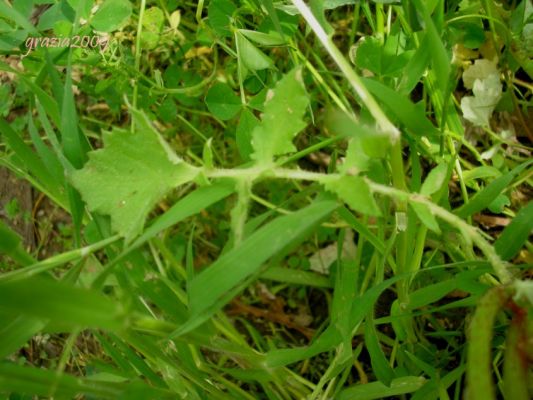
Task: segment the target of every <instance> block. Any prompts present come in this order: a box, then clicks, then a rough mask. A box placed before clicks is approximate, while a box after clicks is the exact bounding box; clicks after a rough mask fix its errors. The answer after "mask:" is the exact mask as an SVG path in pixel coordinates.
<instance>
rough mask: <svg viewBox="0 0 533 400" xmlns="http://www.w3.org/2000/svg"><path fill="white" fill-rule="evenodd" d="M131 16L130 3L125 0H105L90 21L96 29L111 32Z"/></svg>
mask: <svg viewBox="0 0 533 400" xmlns="http://www.w3.org/2000/svg"><path fill="white" fill-rule="evenodd" d="M130 16H131V3H130V2H129V1H127V0H106V1H105V2H104V3H103V4H102V5H101V6H100V8H99V9H98V11H97V12H96V14H94V17H93V19H92V21H91V25H92V26H93V27H94V29H96V30H97V31H101V32H112V31H115V30H117V29H118V28H120V27H121V26H122V25H123V24H124V23H126V21H127V20H128V19H129V18H130Z"/></svg>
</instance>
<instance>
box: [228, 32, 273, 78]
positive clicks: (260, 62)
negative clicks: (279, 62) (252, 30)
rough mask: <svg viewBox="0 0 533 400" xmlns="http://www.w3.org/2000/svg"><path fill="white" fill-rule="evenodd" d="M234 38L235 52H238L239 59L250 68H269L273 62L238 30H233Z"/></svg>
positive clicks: (253, 69)
mask: <svg viewBox="0 0 533 400" xmlns="http://www.w3.org/2000/svg"><path fill="white" fill-rule="evenodd" d="M235 39H236V41H237V52H238V54H239V61H240V62H242V64H243V65H244V66H245V67H246V68H248V69H250V70H252V71H258V70H261V69H265V68H269V67H270V66H272V65H273V64H274V62H273V61H272V60H271V59H270V57H268V56H267V55H266V54H265V53H263V52H262V51H261V50H259V49H258V48H257V47H255V46H254V45H253V44H252V43H251V42H250V41H249V40H248V39H246V38H245V37H244V35H243V34H241V33H239V32H238V31H237V32H235Z"/></svg>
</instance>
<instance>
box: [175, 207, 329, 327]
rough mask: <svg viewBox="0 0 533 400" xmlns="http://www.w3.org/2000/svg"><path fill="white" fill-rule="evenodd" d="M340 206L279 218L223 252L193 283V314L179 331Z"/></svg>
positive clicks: (211, 309) (222, 301) (220, 303)
mask: <svg viewBox="0 0 533 400" xmlns="http://www.w3.org/2000/svg"><path fill="white" fill-rule="evenodd" d="M337 207H338V205H337V204H336V203H335V202H333V201H320V202H315V203H313V204H311V205H310V206H308V207H306V208H303V209H301V210H299V211H296V212H295V213H293V214H290V215H287V216H283V217H279V218H277V219H275V220H274V221H272V222H270V223H269V224H267V225H265V226H264V227H262V228H260V229H259V230H257V231H255V232H254V233H252V234H251V235H250V236H249V237H248V238H247V239H246V240H244V241H243V242H241V244H239V245H238V246H237V247H235V248H234V249H233V250H231V251H229V252H227V253H225V254H224V255H222V256H221V257H220V258H219V259H218V260H217V261H215V262H214V263H213V264H212V265H211V266H209V267H208V268H207V269H205V270H204V271H202V272H201V273H200V274H199V275H197V276H196V277H195V278H194V279H193V280H192V281H191V282H190V285H189V307H190V310H191V317H190V319H189V321H188V322H187V323H186V324H185V325H183V326H182V327H181V328H180V329H178V331H177V332H176V334H182V333H185V332H187V331H189V330H191V329H194V328H195V327H196V326H198V325H199V324H201V323H202V322H204V321H205V320H206V319H207V318H209V316H210V315H212V314H213V313H214V312H215V311H217V310H218V309H220V308H222V307H223V306H224V305H225V304H226V302H228V301H229V300H231V298H228V296H227V294H228V293H231V291H232V290H233V289H234V288H235V287H238V285H239V284H240V283H241V282H243V281H245V280H246V279H247V278H249V277H250V276H251V275H252V274H254V273H256V272H257V271H258V270H259V268H260V267H261V266H262V265H263V264H264V263H265V262H266V261H267V260H268V259H269V258H270V257H272V256H274V255H280V254H282V253H284V252H285V251H286V250H287V249H288V248H290V247H292V246H294V245H296V244H297V243H299V242H301V241H302V240H303V239H304V238H305V237H306V235H307V234H308V233H309V231H310V230H311V229H312V228H313V227H314V226H316V224H318V223H319V222H320V221H322V220H324V219H325V218H327V217H328V215H329V214H331V213H332V212H333V211H334V210H335V209H336V208H337Z"/></svg>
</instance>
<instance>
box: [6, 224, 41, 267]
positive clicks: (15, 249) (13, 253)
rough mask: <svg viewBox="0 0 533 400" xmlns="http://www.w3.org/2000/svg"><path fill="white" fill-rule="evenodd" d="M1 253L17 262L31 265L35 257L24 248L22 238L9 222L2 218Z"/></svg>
mask: <svg viewBox="0 0 533 400" xmlns="http://www.w3.org/2000/svg"><path fill="white" fill-rule="evenodd" d="M0 254H6V255H7V256H8V257H10V258H11V259H13V261H15V262H16V263H17V264H20V265H22V266H26V265H30V264H33V263H34V262H35V259H34V258H33V257H32V256H31V255H30V254H29V253H28V252H27V251H26V250H25V249H24V247H23V246H22V240H21V238H20V236H19V235H17V233H15V232H14V231H13V230H12V229H11V228H10V227H9V226H7V224H6V223H5V222H4V221H2V220H1V219H0Z"/></svg>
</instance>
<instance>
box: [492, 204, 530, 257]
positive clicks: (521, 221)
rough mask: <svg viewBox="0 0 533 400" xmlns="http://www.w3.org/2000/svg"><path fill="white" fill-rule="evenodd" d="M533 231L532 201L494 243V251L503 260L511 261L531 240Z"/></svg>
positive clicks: (519, 212)
mask: <svg viewBox="0 0 533 400" xmlns="http://www.w3.org/2000/svg"><path fill="white" fill-rule="evenodd" d="M532 229H533V201H530V202H529V203H528V204H527V205H526V206H525V207H523V208H521V209H520V211H518V213H517V214H516V215H515V217H514V218H513V220H512V221H511V223H510V224H509V225H507V226H506V227H505V229H504V230H503V232H502V234H501V235H500V237H499V238H498V239H497V240H496V242H494V249H495V250H496V252H497V253H498V254H499V255H500V257H501V258H502V260H510V259H511V258H513V257H514V256H515V255H516V254H518V252H519V251H520V249H521V248H522V246H523V245H524V243H525V242H526V240H527V239H528V238H529V235H530V234H531V231H532Z"/></svg>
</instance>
